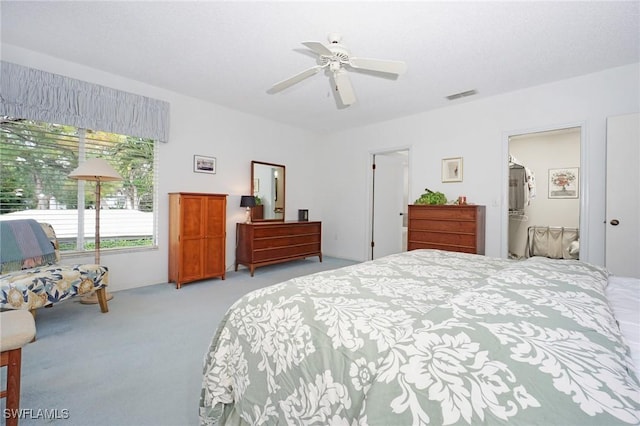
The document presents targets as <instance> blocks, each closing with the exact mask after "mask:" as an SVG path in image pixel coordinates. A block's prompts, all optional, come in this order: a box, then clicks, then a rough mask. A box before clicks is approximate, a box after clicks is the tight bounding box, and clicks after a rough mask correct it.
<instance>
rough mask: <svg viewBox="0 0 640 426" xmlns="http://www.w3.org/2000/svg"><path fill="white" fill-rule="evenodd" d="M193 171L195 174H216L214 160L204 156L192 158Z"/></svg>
mask: <svg viewBox="0 0 640 426" xmlns="http://www.w3.org/2000/svg"><path fill="white" fill-rule="evenodd" d="M193 171H194V172H196V173H209V174H212V175H213V174H215V173H216V158H215V157H205V156H204V155H194V156H193Z"/></svg>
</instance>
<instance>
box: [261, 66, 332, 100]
mask: <svg viewBox="0 0 640 426" xmlns="http://www.w3.org/2000/svg"><path fill="white" fill-rule="evenodd" d="M321 69H322V67H321V66H319V65H317V66H315V67H311V68H309V69H306V70H304V71H302V72H301V73H298V74H296V75H294V76H293V77H289V78H287V79H286V80H282V81H280V82H278V83H276V84H274V85H273V86H271V88H270V89H269V90H267V93H270V94H273V93H278V92H280V91H281V90H284V89H286V88H287V87H289V86H293V85H294V84H296V83H299V82H301V81H302V80H304V79H305V78H309V77H311V76H312V75H315V74H316V73H317V72H318V71H320V70H321Z"/></svg>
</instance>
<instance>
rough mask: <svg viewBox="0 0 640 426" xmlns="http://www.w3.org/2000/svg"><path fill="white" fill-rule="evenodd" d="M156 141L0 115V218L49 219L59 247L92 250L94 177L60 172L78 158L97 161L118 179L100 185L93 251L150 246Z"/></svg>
mask: <svg viewBox="0 0 640 426" xmlns="http://www.w3.org/2000/svg"><path fill="white" fill-rule="evenodd" d="M156 145H157V144H156V143H155V141H154V140H151V139H143V138H138V137H133V136H127V135H118V134H113V133H106V132H100V131H93V130H89V129H80V128H76V127H73V126H67V125H60V124H52V123H44V122H37V121H31V120H23V119H14V118H10V117H0V175H1V176H2V179H1V181H0V182H1V183H0V220H10V219H19V218H20V219H22V218H30V219H35V220H37V221H38V222H47V223H50V224H51V225H53V227H54V229H55V230H56V235H57V237H58V239H59V240H60V243H61V247H60V249H61V251H62V252H65V251H67V252H70V251H92V250H93V249H94V234H95V208H94V206H95V201H96V195H95V182H91V181H82V180H80V181H78V180H73V179H69V178H68V175H69V173H70V172H71V171H73V170H74V169H75V168H76V167H77V166H78V164H79V163H81V162H82V161H84V159H88V158H94V157H98V158H104V159H106V160H107V161H108V162H109V163H110V164H111V165H112V166H113V168H114V169H115V170H116V171H118V173H119V174H120V175H121V176H122V178H123V179H122V181H117V182H103V183H102V184H101V197H100V202H101V206H102V208H101V209H100V240H101V241H100V246H101V250H108V249H114V248H132V247H153V246H155V245H156V230H155V225H154V224H155V205H156V204H155V200H156V186H157V185H156V180H157V179H156V173H155V170H156V165H155V159H156Z"/></svg>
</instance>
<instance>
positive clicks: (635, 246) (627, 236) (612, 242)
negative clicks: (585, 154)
mask: <svg viewBox="0 0 640 426" xmlns="http://www.w3.org/2000/svg"><path fill="white" fill-rule="evenodd" d="M639 164H640V114H628V115H621V116H617V117H609V118H607V187H606V190H607V201H606V202H607V205H606V216H605V217H606V219H605V226H606V229H605V234H606V238H605V239H606V245H605V265H606V267H607V269H608V270H609V271H610V272H611V273H612V274H614V275H618V276H623V277H635V278H640V168H639V167H638V165H639Z"/></svg>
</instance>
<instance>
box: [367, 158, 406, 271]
mask: <svg viewBox="0 0 640 426" xmlns="http://www.w3.org/2000/svg"><path fill="white" fill-rule="evenodd" d="M371 170H372V173H371V194H372V200H371V215H370V216H371V249H370V253H369V256H370V257H369V258H370V259H377V258H380V257H383V256H387V255H390V254H394V253H400V252H402V251H406V250H407V223H406V221H407V209H408V205H409V202H408V197H409V149H408V148H406V149H398V150H394V151H384V152H377V153H374V154H372V157H371Z"/></svg>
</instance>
